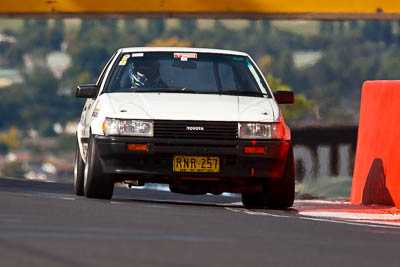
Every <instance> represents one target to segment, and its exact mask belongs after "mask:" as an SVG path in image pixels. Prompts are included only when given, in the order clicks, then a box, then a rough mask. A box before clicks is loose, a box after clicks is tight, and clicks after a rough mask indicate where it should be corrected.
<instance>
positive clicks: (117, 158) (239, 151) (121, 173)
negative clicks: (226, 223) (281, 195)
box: [93, 135, 290, 182]
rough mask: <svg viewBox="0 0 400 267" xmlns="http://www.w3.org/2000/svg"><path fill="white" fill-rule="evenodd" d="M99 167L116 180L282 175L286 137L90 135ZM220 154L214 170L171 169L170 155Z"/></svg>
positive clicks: (171, 158)
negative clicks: (256, 150)
mask: <svg viewBox="0 0 400 267" xmlns="http://www.w3.org/2000/svg"><path fill="white" fill-rule="evenodd" d="M93 140H94V145H96V146H97V151H98V154H99V155H98V156H99V159H100V162H101V165H102V170H103V172H104V173H106V174H110V175H112V176H113V177H114V179H115V180H116V181H123V180H127V179H141V180H145V181H148V182H149V181H153V182H159V180H158V179H161V180H162V179H168V177H191V178H194V179H195V178H196V177H199V178H200V177H201V178H204V179H206V178H213V177H218V178H224V177H230V178H235V177H237V178H279V177H281V176H282V173H283V170H284V167H285V164H286V158H287V154H288V151H289V147H290V141H281V140H276V141H274V140H257V141H256V143H255V144H254V141H250V140H232V141H231V140H198V139H181V140H180V139H178V140H177V139H165V138H139V137H111V136H100V135H96V136H94V139H93ZM128 144H147V151H130V150H128V148H127V145H128ZM251 146H257V147H260V146H264V147H265V152H264V153H263V154H248V153H244V147H251ZM174 155H187V156H210V157H211V156H212V157H219V158H220V171H219V172H218V173H183V172H174V171H173V156H174Z"/></svg>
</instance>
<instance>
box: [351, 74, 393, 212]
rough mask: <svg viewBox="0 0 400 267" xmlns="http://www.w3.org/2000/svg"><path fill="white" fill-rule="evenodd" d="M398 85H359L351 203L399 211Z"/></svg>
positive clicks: (385, 83) (381, 83) (372, 83)
mask: <svg viewBox="0 0 400 267" xmlns="http://www.w3.org/2000/svg"><path fill="white" fill-rule="evenodd" d="M399 159H400V81H367V82H365V83H364V84H363V88H362V97H361V110H360V122H359V128H358V141H357V152H356V160H355V166H354V176H353V184H352V189H351V199H350V201H351V203H355V204H357V203H364V204H383V205H393V206H396V207H398V208H399V207H400V160H399Z"/></svg>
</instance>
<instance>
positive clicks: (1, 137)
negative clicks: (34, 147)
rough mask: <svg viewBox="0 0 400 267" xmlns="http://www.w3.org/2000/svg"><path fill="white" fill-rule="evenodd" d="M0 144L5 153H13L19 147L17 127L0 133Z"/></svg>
mask: <svg viewBox="0 0 400 267" xmlns="http://www.w3.org/2000/svg"><path fill="white" fill-rule="evenodd" d="M0 144H1V146H2V147H3V149H4V150H6V151H15V150H16V149H17V148H19V146H20V140H19V136H18V129H17V127H15V126H13V127H11V128H10V129H9V130H8V131H7V132H2V133H0Z"/></svg>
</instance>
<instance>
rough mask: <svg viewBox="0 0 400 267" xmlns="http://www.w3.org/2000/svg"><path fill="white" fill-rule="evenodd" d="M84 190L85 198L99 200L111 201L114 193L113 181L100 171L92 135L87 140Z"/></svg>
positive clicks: (99, 162)
mask: <svg viewBox="0 0 400 267" xmlns="http://www.w3.org/2000/svg"><path fill="white" fill-rule="evenodd" d="M84 190H85V196H86V197H88V198H99V199H111V198H112V195H113V191H114V182H113V180H112V179H111V177H110V176H109V175H106V174H104V173H103V171H102V167H101V161H100V158H99V154H98V151H97V146H96V144H95V140H94V138H93V136H92V135H91V136H90V138H89V146H88V151H87V161H86V166H85V175H84Z"/></svg>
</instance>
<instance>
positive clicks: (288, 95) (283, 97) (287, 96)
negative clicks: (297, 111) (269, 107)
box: [274, 91, 294, 104]
mask: <svg viewBox="0 0 400 267" xmlns="http://www.w3.org/2000/svg"><path fill="white" fill-rule="evenodd" d="M274 97H275V100H276V102H277V103H278V104H293V103H294V94H293V92H290V91H275V92H274Z"/></svg>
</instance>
